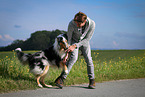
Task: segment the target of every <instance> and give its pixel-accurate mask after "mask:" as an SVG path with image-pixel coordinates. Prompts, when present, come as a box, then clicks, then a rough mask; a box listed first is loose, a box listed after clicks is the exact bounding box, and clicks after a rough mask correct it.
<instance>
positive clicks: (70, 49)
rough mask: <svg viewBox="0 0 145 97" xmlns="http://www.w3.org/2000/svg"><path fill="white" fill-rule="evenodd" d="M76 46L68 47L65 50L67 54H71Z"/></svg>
mask: <svg viewBox="0 0 145 97" xmlns="http://www.w3.org/2000/svg"><path fill="white" fill-rule="evenodd" d="M76 47H77V46H76V44H74V45H71V46H69V48H68V49H67V50H66V51H67V52H72V51H74V49H75V48H76Z"/></svg>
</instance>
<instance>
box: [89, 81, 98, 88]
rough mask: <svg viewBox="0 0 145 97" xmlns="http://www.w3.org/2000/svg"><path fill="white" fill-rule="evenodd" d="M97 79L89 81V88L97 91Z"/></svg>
mask: <svg viewBox="0 0 145 97" xmlns="http://www.w3.org/2000/svg"><path fill="white" fill-rule="evenodd" d="M95 86H96V85H95V79H90V80H89V86H88V88H89V89H95Z"/></svg>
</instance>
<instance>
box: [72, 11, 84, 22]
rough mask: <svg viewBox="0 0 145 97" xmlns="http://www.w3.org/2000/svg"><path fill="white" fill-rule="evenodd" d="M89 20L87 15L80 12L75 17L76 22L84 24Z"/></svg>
mask: <svg viewBox="0 0 145 97" xmlns="http://www.w3.org/2000/svg"><path fill="white" fill-rule="evenodd" d="M86 19H87V15H86V14H84V13H83V12H78V13H77V14H76V15H75V17H74V21H77V22H82V23H83V22H84V21H85V20H86Z"/></svg>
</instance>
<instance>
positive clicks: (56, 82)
mask: <svg viewBox="0 0 145 97" xmlns="http://www.w3.org/2000/svg"><path fill="white" fill-rule="evenodd" d="M63 79H64V78H62V77H61V76H59V77H58V78H57V79H56V80H55V85H56V86H58V87H59V88H60V89H62V88H63Z"/></svg>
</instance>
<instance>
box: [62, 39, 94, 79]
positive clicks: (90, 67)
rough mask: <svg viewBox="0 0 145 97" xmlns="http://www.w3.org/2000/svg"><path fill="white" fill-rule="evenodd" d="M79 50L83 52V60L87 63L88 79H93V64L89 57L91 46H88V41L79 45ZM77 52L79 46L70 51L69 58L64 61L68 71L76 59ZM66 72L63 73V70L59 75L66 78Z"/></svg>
mask: <svg viewBox="0 0 145 97" xmlns="http://www.w3.org/2000/svg"><path fill="white" fill-rule="evenodd" d="M80 50H81V51H82V54H83V56H84V58H85V61H86V63H87V72H88V77H89V79H94V65H93V61H92V57H91V48H90V44H89V42H88V43H86V44H84V45H83V46H81V47H80ZM78 52H79V48H76V49H75V50H74V51H73V52H71V55H70V58H69V60H68V61H67V63H66V65H67V67H68V72H70V70H71V68H72V66H73V65H74V63H75V62H76V61H77V59H78ZM68 74H69V73H68ZM68 74H65V72H64V71H63V72H62V73H61V76H62V77H63V78H65V79H66V77H67V75H68Z"/></svg>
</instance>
